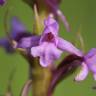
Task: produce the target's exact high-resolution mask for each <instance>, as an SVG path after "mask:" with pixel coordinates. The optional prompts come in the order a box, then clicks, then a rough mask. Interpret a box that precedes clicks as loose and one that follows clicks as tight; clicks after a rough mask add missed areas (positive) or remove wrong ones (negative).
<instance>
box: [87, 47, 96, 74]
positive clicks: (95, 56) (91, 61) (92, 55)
mask: <svg viewBox="0 0 96 96" xmlns="http://www.w3.org/2000/svg"><path fill="white" fill-rule="evenodd" d="M85 62H86V64H87V65H88V68H89V69H90V70H91V71H92V72H93V73H96V48H93V49H91V50H90V51H89V53H88V54H87V55H85Z"/></svg>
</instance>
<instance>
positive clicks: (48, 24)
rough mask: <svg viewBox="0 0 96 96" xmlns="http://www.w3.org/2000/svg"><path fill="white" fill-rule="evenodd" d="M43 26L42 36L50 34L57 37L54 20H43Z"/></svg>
mask: <svg viewBox="0 0 96 96" xmlns="http://www.w3.org/2000/svg"><path fill="white" fill-rule="evenodd" d="M44 25H45V29H44V32H43V33H44V34H46V33H49V32H51V33H52V34H53V35H58V31H59V25H58V23H57V21H56V20H55V19H54V18H52V17H50V16H49V17H48V19H46V20H45V22H44Z"/></svg>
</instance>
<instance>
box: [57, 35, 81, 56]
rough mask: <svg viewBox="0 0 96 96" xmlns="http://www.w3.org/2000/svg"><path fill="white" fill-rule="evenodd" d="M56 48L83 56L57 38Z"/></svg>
mask: <svg viewBox="0 0 96 96" xmlns="http://www.w3.org/2000/svg"><path fill="white" fill-rule="evenodd" d="M57 47H58V48H59V49H61V50H62V51H67V52H69V53H72V54H75V55H77V56H83V54H82V52H81V51H80V50H79V49H77V48H76V47H75V46H74V45H73V44H72V43H70V42H68V41H66V40H64V39H62V38H59V37H58V44H57Z"/></svg>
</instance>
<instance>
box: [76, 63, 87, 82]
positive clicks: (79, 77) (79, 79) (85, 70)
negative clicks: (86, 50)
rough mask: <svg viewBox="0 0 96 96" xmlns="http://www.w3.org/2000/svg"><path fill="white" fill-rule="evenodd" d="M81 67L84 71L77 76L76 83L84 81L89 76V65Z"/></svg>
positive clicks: (83, 64)
mask: <svg viewBox="0 0 96 96" xmlns="http://www.w3.org/2000/svg"><path fill="white" fill-rule="evenodd" d="M81 67H82V69H81V70H80V72H79V74H77V76H76V77H75V80H76V81H82V80H84V79H85V78H86V77H87V75H88V67H87V65H86V64H85V63H84V62H83V63H82V65H81Z"/></svg>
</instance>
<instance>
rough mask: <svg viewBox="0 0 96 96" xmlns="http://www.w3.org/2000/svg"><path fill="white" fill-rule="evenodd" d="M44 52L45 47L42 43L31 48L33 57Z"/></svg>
mask: <svg viewBox="0 0 96 96" xmlns="http://www.w3.org/2000/svg"><path fill="white" fill-rule="evenodd" d="M42 53H43V47H42V45H41V46H37V47H32V48H31V55H32V56H33V57H38V56H41V55H42Z"/></svg>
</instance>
